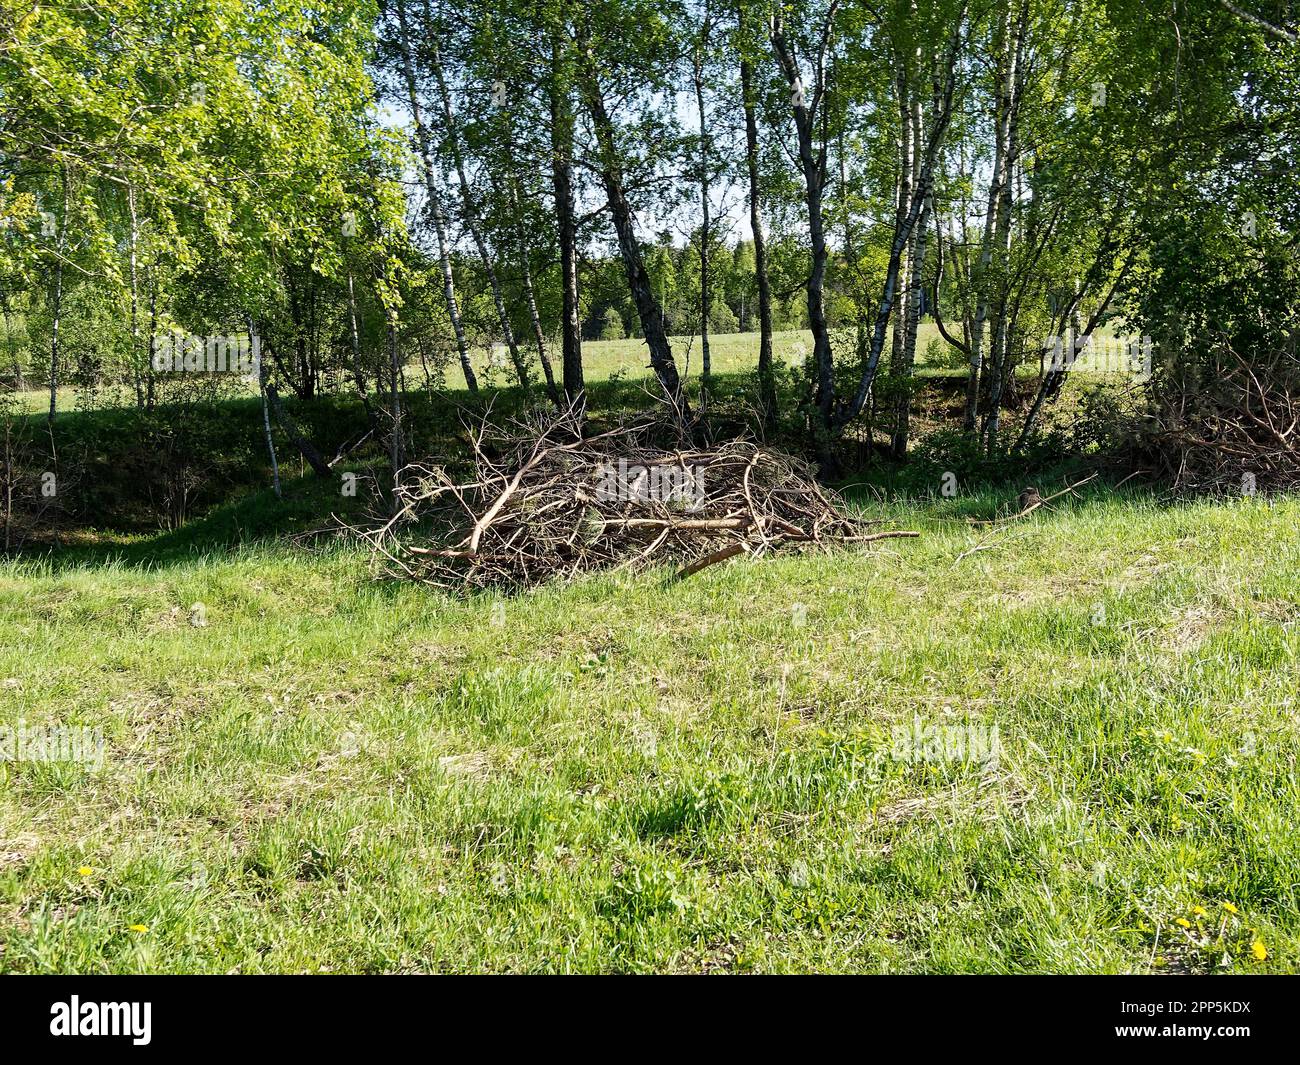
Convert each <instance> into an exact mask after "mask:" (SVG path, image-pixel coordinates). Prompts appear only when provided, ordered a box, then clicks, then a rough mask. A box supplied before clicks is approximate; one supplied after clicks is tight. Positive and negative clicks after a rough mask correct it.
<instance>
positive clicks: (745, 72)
mask: <svg viewBox="0 0 1300 1065" xmlns="http://www.w3.org/2000/svg"><path fill="white" fill-rule="evenodd" d="M740 90H741V97H742V99H743V101H744V108H745V164H746V166H747V167H748V170H749V228H750V229H751V230H753V233H754V274H755V277H756V280H757V282H758V403H759V408H760V410H761V411H762V416H763V420H764V422H766V423H767V424H769V425H770V424H772V423H774V422H775V421H776V415H777V400H776V376H775V374H774V372H773V367H772V290H771V286H770V285H769V284H768V279H767V241H766V239H765V238H764V237H763V218H762V205H761V193H760V190H759V185H758V120H757V117H756V115H755V107H754V85H753V71H752V70H751V69H750V65H749V61H748V60H747V59H742V60H741V61H740Z"/></svg>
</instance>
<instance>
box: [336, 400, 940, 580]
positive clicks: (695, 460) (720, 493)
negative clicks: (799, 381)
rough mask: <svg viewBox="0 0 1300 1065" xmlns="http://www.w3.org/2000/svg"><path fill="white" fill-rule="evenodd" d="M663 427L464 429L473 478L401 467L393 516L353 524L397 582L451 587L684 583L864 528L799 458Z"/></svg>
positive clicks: (864, 539)
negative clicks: (646, 570)
mask: <svg viewBox="0 0 1300 1065" xmlns="http://www.w3.org/2000/svg"><path fill="white" fill-rule="evenodd" d="M674 431H675V430H674V429H673V428H672V427H671V426H670V425H666V424H665V423H662V422H643V423H639V424H631V425H626V426H620V427H617V428H615V429H612V430H610V431H608V432H605V433H602V434H600V435H598V436H593V437H585V438H584V437H582V436H581V435H580V433H579V431H578V428H577V422H576V420H575V419H573V418H571V417H568V416H562V417H561V418H559V419H558V420H556V421H553V422H551V423H549V424H545V425H541V426H532V427H524V428H523V429H521V430H517V431H515V432H514V433H513V434H512V435H505V434H502V433H499V432H495V431H493V430H492V428H491V427H490V426H488V425H486V424H485V425H483V426H481V427H479V428H478V429H477V430H476V431H471V432H469V433H468V434H467V435H468V437H469V439H470V441H471V443H472V446H473V449H474V460H475V472H474V474H473V475H472V476H470V477H468V478H467V477H453V476H452V475H451V474H450V473H449V472H448V470H447V468H446V467H445V466H443V465H441V464H438V463H434V462H420V463H415V464H413V465H411V466H408V467H407V468H406V469H405V470H403V471H402V476H401V477H400V479H399V484H400V487H399V488H398V504H399V505H398V509H397V512H396V514H395V515H393V516H390V517H386V518H384V519H383V520H382V521H381V520H378V519H377V520H376V523H375V525H374V526H373V527H372V528H370V529H368V530H364V531H362V532H361V535H363V536H364V537H365V538H366V539H368V540H369V541H370V543H371V546H372V548H373V550H374V553H375V557H376V560H377V561H378V563H379V564H380V566H381V568H382V569H383V571H384V572H385V573H387V574H389V575H391V576H397V577H400V578H405V579H413V580H418V581H422V582H425V583H428V584H433V585H438V586H441V587H448V588H462V589H463V588H478V587H489V586H497V587H507V588H518V587H530V586H533V585H536V584H539V583H541V582H543V581H546V580H549V579H551V578H553V577H557V576H563V577H571V576H574V575H576V574H579V573H583V572H589V571H593V570H600V569H613V568H622V567H630V568H639V567H644V566H647V565H650V564H653V563H654V562H657V561H671V562H673V563H675V564H677V565H678V567H679V568H678V569H677V571H676V573H675V576H674V579H676V580H681V579H683V578H685V577H688V576H690V575H691V574H693V573H697V572H699V571H700V570H702V569H704V568H705V567H707V566H711V565H714V564H716V563H719V562H724V561H726V560H727V559H729V558H733V557H735V556H736V555H739V554H741V553H747V554H749V555H752V556H755V557H757V556H760V555H762V554H765V553H767V552H770V551H775V550H780V549H782V548H788V547H791V546H793V547H795V548H797V549H807V548H808V547H814V548H820V549H823V550H824V549H827V548H829V547H830V546H831V545H832V544H865V543H869V542H871V541H874V540H878V539H884V538H887V537H895V536H899V537H909V536H916V535H918V534H917V533H915V532H907V531H901V530H899V531H888V532H874V533H873V532H867V531H865V530H866V529H867V527H868V526H870V525H872V524H874V523H873V522H868V521H864V520H862V519H861V518H858V517H855V516H853V515H851V514H849V513H848V512H847V511H846V510H845V509H844V507H843V505H842V503H841V502H840V500H839V499H838V498H836V497H835V496H834V494H833V493H828V492H827V491H826V490H824V489H823V488H822V487H821V486H819V485H818V484H817V483H816V481H815V479H814V475H813V471H812V469H811V467H809V466H808V465H807V464H806V463H804V462H803V461H801V460H800V459H797V458H794V457H793V456H790V455H785V454H782V453H780V452H777V451H773V450H770V449H767V448H764V447H761V446H760V445H758V444H756V443H754V442H753V441H750V440H734V441H729V442H726V443H722V444H719V445H717V446H713V447H698V446H695V445H694V444H691V443H689V442H686V441H683V440H681V439H680V438H677V439H667V440H666V439H665V437H666V436H669V435H671V434H672V433H673V432H674Z"/></svg>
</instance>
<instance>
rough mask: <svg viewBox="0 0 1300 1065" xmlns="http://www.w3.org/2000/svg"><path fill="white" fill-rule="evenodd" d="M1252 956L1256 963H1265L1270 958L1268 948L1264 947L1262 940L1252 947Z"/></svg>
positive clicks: (1256, 941)
mask: <svg viewBox="0 0 1300 1065" xmlns="http://www.w3.org/2000/svg"><path fill="white" fill-rule="evenodd" d="M1250 956H1251V957H1252V958H1254V959H1255V960H1256V961H1263V960H1264V959H1265V958H1267V957H1268V948H1267V947H1266V946H1264V941H1263V940H1262V939H1257V940H1255V942H1253V943H1252V944H1251V945H1250Z"/></svg>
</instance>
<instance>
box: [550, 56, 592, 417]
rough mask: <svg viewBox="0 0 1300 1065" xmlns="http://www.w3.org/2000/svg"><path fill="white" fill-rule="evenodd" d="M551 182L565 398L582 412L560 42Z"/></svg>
mask: <svg viewBox="0 0 1300 1065" xmlns="http://www.w3.org/2000/svg"><path fill="white" fill-rule="evenodd" d="M551 183H552V187H553V188H554V191H555V222H556V229H557V232H558V236H559V242H560V276H561V284H562V287H563V293H562V296H563V313H562V318H561V322H560V344H561V353H562V361H563V365H562V367H561V371H562V373H563V376H564V396H565V399H566V400H567V401H568V403H569V406H570V407H572V408H574V409H577V410H579V411H581V409H582V407H583V405H584V403H585V385H584V384H583V379H582V323H581V322H580V321H579V310H578V227H577V222H576V221H575V219H574V206H573V112H572V109H571V108H570V106H569V90H568V85H567V82H566V79H565V77H564V62H563V55H562V53H561V50H560V45H559V43H558V42H553V43H552V46H551Z"/></svg>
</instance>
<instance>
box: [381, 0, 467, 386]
mask: <svg viewBox="0 0 1300 1065" xmlns="http://www.w3.org/2000/svg"><path fill="white" fill-rule="evenodd" d="M397 22H398V26H399V28H400V30H401V33H400V35H399V39H398V44H399V46H400V48H401V53H402V74H403V77H404V79H405V81H406V94H407V101H408V102H409V103H410V105H411V121H412V122H413V123H414V125H415V139H416V146H417V148H418V149H419V156H420V169H421V171H422V173H423V176H424V191H425V195H426V197H427V198H428V209H429V217H430V218H432V219H433V229H434V233H435V234H436V236H437V238H438V260H439V263H440V265H441V267H442V292H443V297H444V298H445V300H446V301H447V316H448V317H449V318H450V319H451V328H452V332H453V333H454V334H455V336H456V351H457V353H458V354H459V355H460V368H461V371H462V372H463V373H464V375H465V385H466V387H467V388H468V389H469V390H470V391H471V392H477V391H478V378H477V377H475V375H474V367H473V365H472V364H471V363H470V359H469V343H468V341H467V340H466V339H465V325H464V322H463V321H462V320H461V316H460V302H459V300H458V299H457V298H456V279H455V276H454V275H453V273H452V269H451V245H450V243H449V241H448V240H447V223H446V220H445V218H444V217H443V213H442V198H441V196H440V195H439V189H438V181H437V178H436V177H435V176H434V172H433V155H432V153H431V151H430V149H429V127H428V126H427V125H426V124H425V121H424V112H423V111H422V110H421V108H420V95H419V93H418V91H417V90H416V85H415V66H414V63H413V62H412V60H411V41H410V30H409V28H408V27H407V22H406V4H405V0H397Z"/></svg>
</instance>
